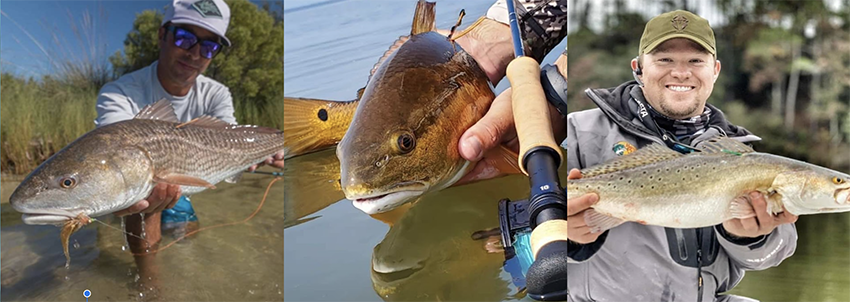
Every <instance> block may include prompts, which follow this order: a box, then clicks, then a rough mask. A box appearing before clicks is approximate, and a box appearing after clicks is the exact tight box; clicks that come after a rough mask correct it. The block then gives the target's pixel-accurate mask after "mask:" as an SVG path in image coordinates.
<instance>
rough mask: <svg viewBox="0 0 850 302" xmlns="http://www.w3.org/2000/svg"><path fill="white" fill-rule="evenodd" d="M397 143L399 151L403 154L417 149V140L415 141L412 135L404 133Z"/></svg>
mask: <svg viewBox="0 0 850 302" xmlns="http://www.w3.org/2000/svg"><path fill="white" fill-rule="evenodd" d="M396 143H397V145H398V150H399V151H401V153H408V152H410V151H413V148H415V147H416V139H414V138H413V135H411V134H410V133H402V134H401V135H399V136H398V139H397V140H396Z"/></svg>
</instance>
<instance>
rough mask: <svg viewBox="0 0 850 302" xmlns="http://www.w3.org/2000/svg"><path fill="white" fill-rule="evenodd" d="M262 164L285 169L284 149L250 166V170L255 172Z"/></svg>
mask: <svg viewBox="0 0 850 302" xmlns="http://www.w3.org/2000/svg"><path fill="white" fill-rule="evenodd" d="M262 165H270V166H272V167H277V168H281V169H283V151H280V152H278V153H277V154H275V155H273V156H271V157H269V158H266V160H265V161H264V162H262V163H259V164H256V165H253V166H251V167H250V168H248V172H254V170H257V168H259V167H260V166H262Z"/></svg>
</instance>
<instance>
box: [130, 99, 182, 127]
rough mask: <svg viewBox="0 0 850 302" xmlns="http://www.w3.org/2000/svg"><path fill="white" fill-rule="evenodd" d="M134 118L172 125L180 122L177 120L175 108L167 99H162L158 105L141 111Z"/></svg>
mask: <svg viewBox="0 0 850 302" xmlns="http://www.w3.org/2000/svg"><path fill="white" fill-rule="evenodd" d="M134 118H135V119H143V120H159V121H166V122H172V123H179V122H180V120H179V119H177V114H176V113H174V107H173V106H172V105H171V101H169V100H167V99H161V100H159V101H157V102H156V103H153V104H150V105H147V106H145V108H142V111H139V113H138V114H136V116H135V117H134Z"/></svg>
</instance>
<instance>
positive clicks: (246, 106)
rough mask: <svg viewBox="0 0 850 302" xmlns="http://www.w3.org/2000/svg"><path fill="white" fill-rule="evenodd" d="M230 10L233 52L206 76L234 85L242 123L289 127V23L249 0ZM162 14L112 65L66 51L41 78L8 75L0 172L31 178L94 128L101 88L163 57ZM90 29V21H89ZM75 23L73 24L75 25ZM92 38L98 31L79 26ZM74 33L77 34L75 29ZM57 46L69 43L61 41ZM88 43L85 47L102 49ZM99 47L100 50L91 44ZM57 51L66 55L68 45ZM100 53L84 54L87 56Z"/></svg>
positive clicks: (140, 24) (144, 19)
mask: <svg viewBox="0 0 850 302" xmlns="http://www.w3.org/2000/svg"><path fill="white" fill-rule="evenodd" d="M227 2H228V5H229V6H230V9H231V15H232V17H231V21H230V28H229V29H228V32H227V36H228V38H230V40H231V42H232V43H233V47H230V48H228V49H225V51H224V52H223V53H220V54H219V55H218V56H216V57H215V58H214V59H213V62H212V63H211V64H210V67H209V68H208V69H207V71H206V73H205V75H206V76H209V77H211V78H213V79H215V80H217V81H219V82H221V83H223V84H225V85H227V86H228V87H229V88H230V91H231V93H232V94H233V102H234V106H235V107H236V119H237V120H238V121H239V123H241V124H255V125H261V126H268V127H274V128H277V129H283V101H282V96H283V18H282V15H281V12H280V11H282V5H283V4H282V2H275V3H273V4H272V5H269V4H268V3H266V4H264V5H263V6H262V7H260V8H258V7H257V6H256V5H255V4H253V3H251V2H248V1H247V0H233V1H227ZM162 17H163V15H162V12H161V11H159V12H157V11H144V12H141V13H139V14H137V16H136V20H134V22H133V30H132V31H131V32H129V33H128V34H127V38H126V39H125V41H124V52H123V53H121V52H116V53H115V54H113V55H112V56H111V57H109V58H108V61H109V62H110V63H111V70H112V72H109V70H110V66H109V64H107V63H106V61H107V60H106V59H107V58H106V56H105V55H102V54H100V53H98V55H97V56H95V57H92V58H84V59H77V58H70V57H69V56H65V55H64V53H59V54H57V53H51V54H47V53H45V54H44V55H45V56H47V57H55V58H62V60H58V61H51V64H52V67H53V68H52V69H53V70H54V73H53V74H52V75H49V76H45V77H43V78H41V79H32V78H30V79H24V78H21V77H20V76H17V75H13V74H10V73H6V72H3V73H2V75H0V77H2V78H0V81H2V83H3V87H2V90H0V99H2V102H0V146H2V148H0V171H2V172H3V173H11V174H26V173H29V172H30V171H32V170H33V169H34V168H35V167H36V166H38V164H40V163H41V162H42V161H44V160H46V159H47V158H48V157H50V155H52V154H53V153H55V152H56V151H58V150H60V149H61V148H63V147H64V146H66V145H67V144H68V143H70V142H72V141H73V140H74V139H76V138H77V137H79V136H81V135H82V134H84V133H86V132H88V131H90V130H92V129H94V126H95V125H94V119H95V118H96V116H97V112H96V111H95V101H96V99H97V92H98V90H99V89H100V87H101V86H103V84H105V83H106V82H109V81H111V80H114V79H116V78H118V77H120V76H121V75H124V74H127V73H130V72H133V71H135V70H137V69H140V68H142V67H145V66H147V65H149V64H150V63H152V62H153V61H155V60H156V59H157V57H158V46H157V39H156V37H157V29H158V28H159V24H160V23H161V21H162ZM88 24H89V25H90V24H91V23H88ZM72 26H73V25H72ZM80 30H81V31H83V32H85V33H89V34H85V35H79V34H78V35H77V37H78V39H79V37H81V36H82V37H86V38H87V39H92V38H90V37H94V36H96V35H94V34H91V33H95V32H97V30H96V29H95V28H93V27H92V26H88V27H86V26H85V25H83V26H81V29H80ZM75 31H76V29H75ZM54 41H65V39H56V38H54ZM98 43H100V44H102V42H99V41H94V40H93V39H92V41H86V43H82V44H83V45H98ZM92 47H94V46H92ZM57 48H58V49H63V50H65V51H67V48H65V47H64V46H63V45H57ZM95 52H96V51H88V50H84V51H83V53H95Z"/></svg>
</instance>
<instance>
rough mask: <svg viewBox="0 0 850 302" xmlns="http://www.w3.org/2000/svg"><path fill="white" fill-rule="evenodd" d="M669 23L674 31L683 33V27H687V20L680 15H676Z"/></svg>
mask: <svg viewBox="0 0 850 302" xmlns="http://www.w3.org/2000/svg"><path fill="white" fill-rule="evenodd" d="M671 22H672V23H673V28H675V29H676V31H683V30H685V27H688V18H686V17H685V16H682V15H676V16H675V17H673V20H672V21H671Z"/></svg>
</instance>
